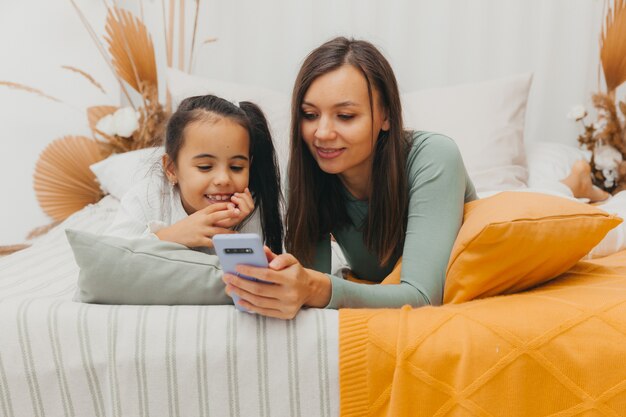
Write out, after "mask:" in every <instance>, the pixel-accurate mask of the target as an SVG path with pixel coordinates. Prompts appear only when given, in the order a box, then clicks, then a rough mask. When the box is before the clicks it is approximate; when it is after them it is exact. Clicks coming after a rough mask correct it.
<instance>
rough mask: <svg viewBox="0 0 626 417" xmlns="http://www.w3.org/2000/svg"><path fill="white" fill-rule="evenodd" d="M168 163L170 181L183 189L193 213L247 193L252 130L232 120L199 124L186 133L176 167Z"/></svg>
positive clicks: (184, 205) (166, 165) (188, 127)
mask: <svg viewBox="0 0 626 417" xmlns="http://www.w3.org/2000/svg"><path fill="white" fill-rule="evenodd" d="M168 162H169V160H168V161H165V170H166V174H167V176H168V179H169V180H170V181H172V180H174V181H176V182H177V183H178V186H179V187H180V195H181V200H182V203H183V207H184V208H185V211H186V212H187V214H193V213H195V212H196V211H198V210H201V209H203V208H205V207H207V206H209V205H211V204H213V203H219V202H224V201H228V202H230V198H231V197H232V195H233V193H241V192H244V190H245V189H246V187H247V186H248V181H249V172H250V138H249V136H248V131H247V130H246V129H245V128H244V127H242V126H241V125H239V124H237V123H235V122H234V121H232V120H230V119H228V118H219V119H217V121H210V122H208V121H202V120H200V121H196V122H193V123H191V124H189V125H188V126H187V127H186V128H185V130H184V138H183V146H182V147H181V149H180V151H179V153H178V160H177V161H176V164H171V163H168Z"/></svg>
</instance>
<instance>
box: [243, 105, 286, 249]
mask: <svg viewBox="0 0 626 417" xmlns="http://www.w3.org/2000/svg"><path fill="white" fill-rule="evenodd" d="M239 107H240V108H241V110H243V111H244V112H245V113H246V116H247V117H248V120H249V121H250V158H251V161H250V182H249V184H250V191H251V192H252V193H253V195H254V203H255V205H256V206H258V208H259V209H260V214H261V227H262V228H263V235H264V236H265V243H266V245H267V246H269V248H270V249H271V250H272V252H274V253H282V246H283V244H282V243H283V221H282V213H281V211H282V210H281V208H282V202H283V196H282V192H281V189H280V170H279V168H278V160H277V159H276V152H275V150H274V144H273V142H272V135H271V134H270V130H269V127H268V125H267V120H266V118H265V115H264V114H263V112H262V111H261V109H260V108H259V107H258V106H257V105H256V104H254V103H251V102H249V101H242V102H239Z"/></svg>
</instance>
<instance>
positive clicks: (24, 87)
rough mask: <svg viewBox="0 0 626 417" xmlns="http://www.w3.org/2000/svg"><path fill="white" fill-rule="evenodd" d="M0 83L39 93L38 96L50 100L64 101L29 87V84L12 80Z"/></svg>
mask: <svg viewBox="0 0 626 417" xmlns="http://www.w3.org/2000/svg"><path fill="white" fill-rule="evenodd" d="M0 85H4V86H6V87H9V88H14V89H16V90H22V91H26V92H28V93H33V94H37V95H38V96H40V97H44V98H47V99H48V100H52V101H56V102H57V103H62V101H61V100H59V99H58V98H56V97H52V96H50V95H48V94H46V93H44V92H43V91H41V90H38V89H36V88H32V87H29V86H27V85H24V84H18V83H12V82H10V81H0Z"/></svg>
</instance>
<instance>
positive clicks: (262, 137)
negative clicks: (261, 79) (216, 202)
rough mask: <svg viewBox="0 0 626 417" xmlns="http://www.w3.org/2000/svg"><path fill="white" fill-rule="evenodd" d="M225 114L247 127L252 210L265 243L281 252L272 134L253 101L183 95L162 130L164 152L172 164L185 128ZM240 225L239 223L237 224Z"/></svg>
mask: <svg viewBox="0 0 626 417" xmlns="http://www.w3.org/2000/svg"><path fill="white" fill-rule="evenodd" d="M222 117H225V118H228V119H230V120H232V121H234V122H235V123H237V124H239V125H241V126H242V127H243V128H244V129H246V130H247V131H248V135H249V137H250V181H249V188H250V192H251V193H252V194H253V198H254V206H255V208H254V209H255V210H257V209H258V210H260V214H261V227H262V228H263V236H264V237H265V244H266V245H267V246H269V248H270V249H271V250H272V251H273V252H274V253H281V252H282V242H283V224H282V217H281V207H282V201H283V197H282V192H281V190H280V171H279V169H278V161H277V159H276V153H275V151H274V144H273V142H272V135H271V134H270V130H269V127H268V125H267V120H266V118H265V115H264V114H263V112H262V111H261V109H260V108H259V106H257V105H256V104H254V103H251V102H249V101H242V102H239V105H236V104H234V103H232V102H230V101H228V100H225V99H223V98H220V97H217V96H213V95H206V96H196V97H188V98H186V99H184V100H183V101H182V102H181V103H180V106H179V107H178V109H177V110H176V112H174V114H172V116H171V117H170V120H169V122H168V124H167V128H166V132H165V153H166V154H167V155H168V157H169V158H170V160H171V161H173V163H174V164H175V163H176V161H177V160H178V159H177V158H178V154H179V152H180V149H181V148H182V146H183V143H184V142H183V141H184V132H185V128H186V127H187V126H189V125H190V124H191V123H193V122H196V121H201V120H207V121H209V122H215V121H216V120H217V119H219V118H222ZM239 226H241V225H239Z"/></svg>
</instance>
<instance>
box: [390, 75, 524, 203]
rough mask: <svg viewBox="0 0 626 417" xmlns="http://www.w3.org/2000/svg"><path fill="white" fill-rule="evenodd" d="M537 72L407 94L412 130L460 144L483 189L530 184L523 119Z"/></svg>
mask: <svg viewBox="0 0 626 417" xmlns="http://www.w3.org/2000/svg"><path fill="white" fill-rule="evenodd" d="M531 81H532V74H521V75H515V76H511V77H507V78H502V79H497V80H492V81H486V82H481V83H475V84H463V85H457V86H452V87H444V88H436V89H429V90H422V91H416V92H411V93H406V94H403V95H402V103H403V107H404V117H405V119H404V121H405V125H406V126H407V127H409V128H413V129H416V130H426V131H432V132H437V133H442V134H445V135H447V136H450V137H451V138H452V139H453V140H454V141H455V142H456V143H457V145H458V146H459V149H460V151H461V155H462V156H463V161H464V162H465V166H466V167H467V170H468V173H469V175H470V177H471V178H472V181H473V182H474V185H475V186H476V190H477V191H478V192H485V191H501V190H512V189H519V188H524V187H526V185H527V184H526V182H527V179H528V170H527V166H526V158H525V153H524V122H525V121H524V118H525V114H526V102H527V100H528V92H529V90H530V85H531Z"/></svg>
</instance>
